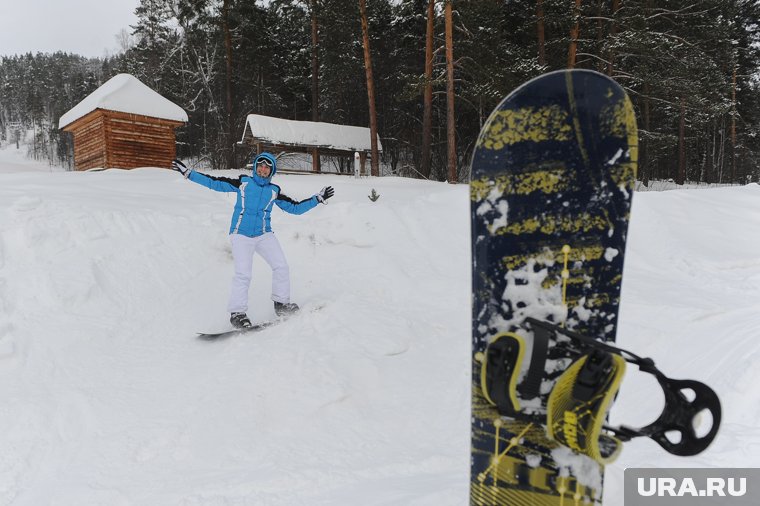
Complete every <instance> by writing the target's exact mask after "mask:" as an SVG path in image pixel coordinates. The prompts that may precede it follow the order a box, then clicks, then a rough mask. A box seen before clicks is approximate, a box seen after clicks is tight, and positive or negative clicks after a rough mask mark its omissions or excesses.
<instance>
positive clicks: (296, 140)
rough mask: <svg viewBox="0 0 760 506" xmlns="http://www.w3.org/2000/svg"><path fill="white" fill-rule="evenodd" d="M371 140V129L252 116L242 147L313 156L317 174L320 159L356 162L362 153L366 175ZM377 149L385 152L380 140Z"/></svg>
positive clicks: (362, 164)
mask: <svg viewBox="0 0 760 506" xmlns="http://www.w3.org/2000/svg"><path fill="white" fill-rule="evenodd" d="M371 139H372V137H371V134H370V129H369V128H365V127H357V126H349V125H335V124H333V123H324V122H319V121H295V120H288V119H282V118H273V117H271V116H262V115H260V114H249V115H248V117H247V118H246V122H245V128H244V130H243V139H242V141H241V143H242V144H247V145H249V146H253V147H254V148H255V150H256V152H257V153H261V152H262V151H272V152H275V153H278V152H283V151H284V152H291V153H310V154H311V155H312V171H313V172H320V163H319V157H320V155H325V156H346V157H349V158H350V159H352V160H353V158H354V154H355V153H358V154H359V160H360V162H361V171H362V173H366V171H365V164H366V161H367V156H368V155H369V154H370V153H371V151H372V147H371V142H370V141H371ZM377 146H378V151H382V149H383V148H382V145H381V144H380V138H379V137H378V139H377Z"/></svg>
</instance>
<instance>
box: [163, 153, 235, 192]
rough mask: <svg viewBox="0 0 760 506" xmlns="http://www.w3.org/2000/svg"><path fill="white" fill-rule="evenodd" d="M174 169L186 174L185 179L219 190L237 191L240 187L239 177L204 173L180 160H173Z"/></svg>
mask: <svg viewBox="0 0 760 506" xmlns="http://www.w3.org/2000/svg"><path fill="white" fill-rule="evenodd" d="M172 169H174V170H176V171H177V172H179V173H181V174H182V175H183V176H185V179H189V180H190V181H192V182H193V183H198V184H199V185H201V186H205V187H206V188H210V189H212V190H214V191H217V192H236V191H238V188H240V180H239V179H230V178H228V177H215V176H209V175H207V174H202V173H200V172H196V171H194V170H192V169H189V168H188V167H187V166H186V165H185V164H184V163H182V162H181V161H179V160H174V161H173V162H172Z"/></svg>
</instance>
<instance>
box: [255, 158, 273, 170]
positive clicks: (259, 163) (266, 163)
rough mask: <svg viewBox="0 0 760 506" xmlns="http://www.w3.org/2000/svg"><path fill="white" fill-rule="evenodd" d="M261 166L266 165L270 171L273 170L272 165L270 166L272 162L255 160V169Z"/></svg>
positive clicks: (260, 159)
mask: <svg viewBox="0 0 760 506" xmlns="http://www.w3.org/2000/svg"><path fill="white" fill-rule="evenodd" d="M262 164H263V165H266V166H267V167H269V168H270V169H272V168H273V165H272V161H271V160H269V159H268V158H258V159H257V160H256V167H258V166H259V165H262Z"/></svg>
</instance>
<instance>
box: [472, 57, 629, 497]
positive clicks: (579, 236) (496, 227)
mask: <svg viewBox="0 0 760 506" xmlns="http://www.w3.org/2000/svg"><path fill="white" fill-rule="evenodd" d="M636 156H637V132H636V122H635V117H634V113H633V108H632V106H631V103H630V101H629V100H628V98H627V96H626V95H625V92H624V91H623V90H622V88H620V86H619V85H617V84H616V83H615V82H614V81H612V80H611V79H609V78H607V77H606V76H603V75H601V74H598V73H596V72H591V71H586V70H568V71H559V72H553V73H549V74H546V75H543V76H540V77H538V78H536V79H533V80H532V81H529V82H528V83H526V84H524V85H523V86H521V87H520V88H518V89H517V90H515V91H514V92H513V93H511V94H510V95H509V96H508V97H507V98H505V99H504V101H502V103H501V104H500V105H499V106H498V107H497V108H496V109H495V110H494V111H493V113H492V114H491V116H490V117H489V119H488V121H487V122H486V124H485V125H484V127H483V129H482V130H481V133H480V137H479V139H478V142H477V145H476V148H475V152H474V154H473V159H472V169H471V170H472V172H471V187H470V189H471V192H470V197H471V222H472V253H473V272H472V280H473V314H472V442H471V484H470V504H471V505H516V506H522V505H526V506H527V505H537V506H555V505H570V504H594V503H597V504H598V503H601V500H602V485H603V473H604V469H603V464H602V463H601V462H600V459H595V458H592V457H591V456H589V453H590V452H586V453H587V454H582V452H581V451H579V450H583V448H581V447H580V446H578V444H577V443H576V442H577V441H582V440H583V438H580V437H579V436H584V435H587V434H585V433H583V431H584V430H586V428H587V427H593V428H594V430H597V429H599V428H600V427H601V422H602V421H603V420H600V419H592V420H590V421H589V422H588V424H587V425H581V424H579V423H578V421H577V420H572V419H570V418H569V417H567V418H565V419H563V418H562V417H560V418H559V419H558V420H557V422H556V424H555V425H554V432H553V434H554V435H555V437H557V438H559V439H561V440H562V441H564V442H565V443H567V444H566V445H560V444H559V443H558V442H557V441H556V440H555V439H553V438H550V437H549V432H548V431H547V426H546V425H547V409H546V406H547V404H549V402H550V401H551V400H554V399H556V398H557V395H556V394H555V396H554V397H553V398H550V397H551V392H552V390H553V389H554V387H555V386H556V385H557V384H558V382H560V378H561V377H562V374H563V372H564V371H565V370H566V369H568V367H570V365H571V364H572V363H573V361H574V360H575V359H577V358H578V355H579V353H580V352H579V350H578V348H577V347H575V345H574V344H573V343H572V342H571V340H569V339H563V338H562V334H561V333H555V336H556V338H554V339H537V336H536V332H537V329H538V328H539V326H538V325H531V324H530V321H531V320H533V321H536V322H546V323H547V324H548V325H553V326H557V327H561V328H566V329H568V330H571V331H574V332H577V333H578V334H582V335H584V336H587V337H591V338H596V339H599V340H601V341H614V339H615V331H616V325H617V314H618V304H619V299H620V287H621V281H622V273H623V258H624V253H625V239H626V233H627V227H628V218H629V214H630V207H631V197H632V194H633V184H634V179H635V172H636ZM505 334H506V335H507V336H510V335H511V337H507V338H504V336H505ZM510 340H512V341H513V342H516V343H521V344H520V346H518V348H519V350H517V348H515V349H510V348H509V347H503V350H502V351H503V353H504V354H505V356H509V357H510V358H509V360H512V362H511V363H513V364H514V363H517V364H521V365H520V368H519V370H512V371H506V372H504V374H506V376H505V377H503V378H501V379H500V377H499V374H501V372H500V369H499V366H500V365H501V366H503V365H504V364H503V363H502V364H499V363H497V362H495V363H491V362H488V361H489V360H493V357H494V356H495V355H494V354H493V353H492V352H491V351H489V350H487V348H488V346H489V344H491V343H494V342H495V341H499V342H500V343H505V342H506V343H509V342H510ZM494 346H496V345H494ZM518 355H519V357H518ZM518 358H519V359H520V360H518ZM537 361H538V362H537ZM484 362H485V363H486V365H488V366H491V367H493V368H495V370H496V371H497V372H496V373H495V374H496V376H495V377H491V376H488V375H485V376H484ZM537 363H538V364H539V365H540V367H536V364H537ZM529 364H532V367H531V366H529ZM500 381H501V382H504V384H500ZM560 385H562V383H561V382H560ZM489 388H492V389H493V390H492V391H491V393H493V396H491V395H489V392H488V391H484V390H488V389H489ZM493 397H496V399H494V398H493ZM610 397H611V396H608V397H607V398H606V399H605V403H606V404H605V406H604V407H605V408H606V407H607V404H609V399H610ZM560 400H561V399H560ZM605 412H606V410H605ZM597 418H598V417H597ZM597 432H598V431H597ZM560 436H561V438H560ZM574 445H575V449H571V447H573V446H574ZM604 446H605V442H604V441H600V442H599V444H596V442H595V444H594V448H595V449H599V448H602V449H603V450H604Z"/></svg>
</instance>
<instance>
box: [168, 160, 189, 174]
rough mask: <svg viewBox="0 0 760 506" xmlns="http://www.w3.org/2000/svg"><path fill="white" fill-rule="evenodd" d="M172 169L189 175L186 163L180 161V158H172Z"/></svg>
mask: <svg viewBox="0 0 760 506" xmlns="http://www.w3.org/2000/svg"><path fill="white" fill-rule="evenodd" d="M172 170H176V171H177V172H179V173H180V174H182V175H183V176H185V177H187V176H189V175H190V170H191V169H188V168H187V165H185V164H184V163H182V161H180V160H172Z"/></svg>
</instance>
